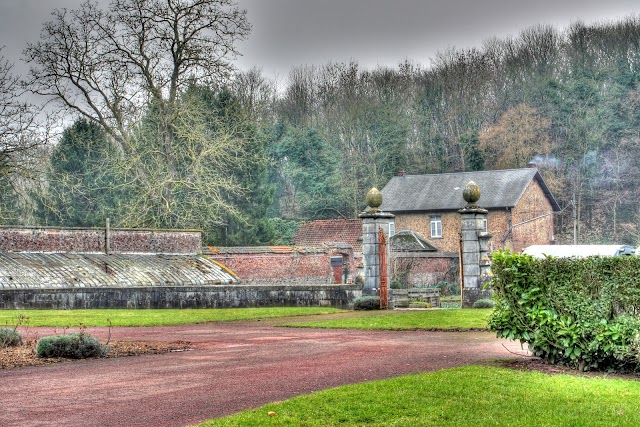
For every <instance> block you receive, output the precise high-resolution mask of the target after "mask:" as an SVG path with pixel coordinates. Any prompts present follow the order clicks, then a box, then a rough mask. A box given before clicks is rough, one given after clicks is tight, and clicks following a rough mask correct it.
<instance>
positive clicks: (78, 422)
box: [0, 321, 522, 427]
mask: <svg viewBox="0 0 640 427" xmlns="http://www.w3.org/2000/svg"><path fill="white" fill-rule="evenodd" d="M52 332H53V330H52V328H30V330H29V334H30V335H31V336H33V335H34V334H37V335H38V336H43V335H51V334H52ZM59 332H60V331H58V333H59ZM88 332H89V333H91V334H93V335H95V336H97V337H100V338H104V337H106V333H107V331H106V329H105V328H89V329H88ZM112 337H113V339H118V340H144V341H179V340H182V341H189V342H191V343H192V344H193V347H194V350H192V351H186V352H178V353H170V354H163V355H146V356H137V357H122V358H114V359H99V360H82V361H76V362H63V363H59V364H55V365H48V366H43V367H29V368H18V369H9V370H3V371H0V395H1V396H2V408H1V409H0V425H1V426H66V427H72V426H82V427H86V426H105V427H106V426H153V427H161V426H185V425H190V424H196V423H199V422H202V421H204V420H207V419H210V418H215V417H222V416H225V415H228V414H231V413H234V412H238V411H241V410H243V409H247V408H253V407H256V406H259V405H262V404H265V403H268V402H272V401H279V400H284V399H288V398H291V397H293V396H297V395H300V394H305V393H310V392H313V391H317V390H322V389H326V388H329V387H336V386H340V385H343V384H351V383H358V382H363V381H370V380H377V379H382V378H389V377H394V376H398V375H402V374H410V373H418V372H425V371H433V370H437V369H442V368H448V367H455V366H461V365H467V364H471V363H474V362H476V361H479V360H486V359H496V358H512V357H517V356H515V355H514V354H513V353H512V352H520V353H522V351H521V349H520V346H519V344H517V343H513V342H508V341H503V340H498V339H496V338H495V336H494V334H493V333H489V332H420V331H407V332H386V331H372V332H368V331H352V330H326V329H301V328H280V327H274V326H273V324H272V323H271V322H264V321H263V322H233V323H210V324H201V325H187V326H175V327H152V328H113V329H112ZM505 346H506V347H507V348H508V349H509V350H507V348H505Z"/></svg>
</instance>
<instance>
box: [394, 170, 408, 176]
mask: <svg viewBox="0 0 640 427" xmlns="http://www.w3.org/2000/svg"><path fill="white" fill-rule="evenodd" d="M396 176H407V173H406V172H405V171H402V170H401V171H398V173H397V174H396Z"/></svg>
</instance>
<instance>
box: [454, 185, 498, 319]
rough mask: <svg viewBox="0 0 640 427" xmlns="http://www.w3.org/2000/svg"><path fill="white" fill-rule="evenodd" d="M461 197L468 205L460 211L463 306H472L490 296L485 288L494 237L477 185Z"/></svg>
mask: <svg viewBox="0 0 640 427" xmlns="http://www.w3.org/2000/svg"><path fill="white" fill-rule="evenodd" d="M462 196H463V198H464V200H465V202H467V204H466V205H465V207H464V208H462V209H460V210H459V211H458V212H459V213H460V216H461V223H462V224H461V225H462V231H461V240H462V244H461V246H462V253H461V261H462V306H463V307H471V306H472V305H473V303H474V302H475V301H477V300H478V299H481V298H488V297H490V295H491V294H490V292H489V291H486V290H483V289H482V288H483V286H484V284H485V282H486V281H487V278H488V273H489V268H490V262H489V251H488V242H489V239H490V238H491V234H490V233H488V232H487V231H485V224H486V221H487V214H488V211H487V210H486V209H483V208H481V207H479V206H478V205H477V204H476V202H477V201H478V200H479V199H480V188H479V187H478V185H477V184H476V183H475V182H473V181H469V183H468V184H467V185H466V187H465V188H464V191H463V192H462Z"/></svg>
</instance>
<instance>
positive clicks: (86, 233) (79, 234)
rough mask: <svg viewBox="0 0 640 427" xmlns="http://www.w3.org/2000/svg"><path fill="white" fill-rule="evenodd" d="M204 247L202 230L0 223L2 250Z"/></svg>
mask: <svg viewBox="0 0 640 427" xmlns="http://www.w3.org/2000/svg"><path fill="white" fill-rule="evenodd" d="M201 250H202V233H201V232H200V231H199V230H160V229H157V230H154V229H120V228H109V229H107V228H63V227H15V226H2V227H0V251H17V252H21V251H25V252H77V253H94V252H103V253H166V254H173V253H181V254H196V253H200V252H201Z"/></svg>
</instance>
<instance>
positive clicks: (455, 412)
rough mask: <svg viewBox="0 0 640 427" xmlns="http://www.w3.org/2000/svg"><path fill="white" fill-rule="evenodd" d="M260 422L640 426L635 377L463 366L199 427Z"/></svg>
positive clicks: (278, 405) (266, 408)
mask: <svg viewBox="0 0 640 427" xmlns="http://www.w3.org/2000/svg"><path fill="white" fill-rule="evenodd" d="M269 412H273V413H275V414H272V415H271V416H270V415H269V414H268V413H269ZM258 425H259V426H307V427H311V426H322V427H325V426H362V425H367V426H637V425H640V382H639V381H628V380H619V379H603V378H593V377H590V378H586V377H577V376H571V375H547V374H543V373H539V372H523V371H514V370H510V369H504V368H493V367H479V366H467V367H463V368H455V369H446V370H442V371H437V372H431V373H427V374H420V375H411V376H404V377H398V378H393V379H389V380H383V381H376V382H371V383H363V384H355V385H349V386H344V387H340V388H336V389H330V390H325V391H321V392H318V393H313V394H310V395H306V396H300V397H296V398H293V399H290V400H287V401H284V402H278V403H272V404H268V405H265V406H263V407H261V408H258V409H255V410H251V411H246V412H242V413H240V414H237V415H233V416H230V417H226V418H220V419H216V420H210V421H208V422H205V423H203V424H201V425H200V426H201V427H202V426H207V427H214V426H258Z"/></svg>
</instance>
